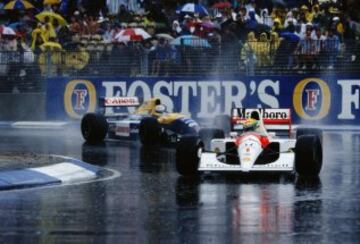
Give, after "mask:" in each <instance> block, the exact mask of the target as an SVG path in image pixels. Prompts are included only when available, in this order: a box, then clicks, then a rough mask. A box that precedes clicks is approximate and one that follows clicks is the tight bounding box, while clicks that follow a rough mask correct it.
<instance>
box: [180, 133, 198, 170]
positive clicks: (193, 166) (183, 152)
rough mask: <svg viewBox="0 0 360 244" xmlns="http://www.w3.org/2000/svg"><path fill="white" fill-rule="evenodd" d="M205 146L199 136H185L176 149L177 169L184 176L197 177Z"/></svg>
mask: <svg viewBox="0 0 360 244" xmlns="http://www.w3.org/2000/svg"><path fill="white" fill-rule="evenodd" d="M203 148H204V146H203V143H202V142H201V141H200V139H199V138H198V137H197V136H184V137H182V138H180V141H179V142H178V144H177V147H176V156H175V157H176V169H177V171H178V173H179V174H181V175H183V176H197V175H198V168H199V163H200V157H201V153H202V150H203Z"/></svg>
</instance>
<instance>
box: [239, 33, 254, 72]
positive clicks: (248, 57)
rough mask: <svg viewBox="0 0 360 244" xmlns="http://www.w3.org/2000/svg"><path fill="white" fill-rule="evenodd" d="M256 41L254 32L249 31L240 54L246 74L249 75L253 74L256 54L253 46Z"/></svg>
mask: <svg viewBox="0 0 360 244" xmlns="http://www.w3.org/2000/svg"><path fill="white" fill-rule="evenodd" d="M256 42H257V40H256V38H255V34H254V32H250V33H249V34H248V38H247V41H246V42H245V44H244V46H243V48H242V49H241V54H240V57H241V60H242V61H243V63H244V65H245V70H246V74H247V75H250V76H251V75H254V74H255V63H256V55H255V51H254V47H255V43H256Z"/></svg>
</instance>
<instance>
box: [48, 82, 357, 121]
mask: <svg viewBox="0 0 360 244" xmlns="http://www.w3.org/2000/svg"><path fill="white" fill-rule="evenodd" d="M47 84H48V86H47V108H46V111H47V117H48V119H52V120H53V119H56V120H64V119H81V118H82V116H83V115H84V114H85V113H87V112H93V111H95V110H96V109H97V108H98V102H99V100H100V98H103V97H116V96H120V97H139V98H140V99H147V98H150V97H159V98H160V99H161V101H162V103H163V104H164V105H166V107H167V110H168V111H175V112H181V113H184V114H188V115H191V116H192V117H193V118H194V119H200V120H201V119H211V118H214V116H216V115H218V114H230V112H231V108H233V107H248V108H290V109H291V113H292V114H291V116H292V121H293V122H294V123H305V124H325V125H339V124H348V125H355V124H358V120H359V119H360V110H359V109H360V107H359V102H360V93H359V91H360V79H355V78H351V77H350V78H349V77H339V76H321V77H302V76H273V77H259V76H258V77H241V78H239V77H233V78H216V79H211V80H208V79H207V80H202V79H201V78H194V77H193V78H189V77H186V78H179V77H166V78H158V77H146V78H143V77H132V78H129V77H128V78H121V77H115V78H91V79H71V78H68V77H67V78H64V77H61V78H50V79H48V81H47ZM106 109H110V110H114V109H118V108H115V107H108V108H106ZM120 109H123V110H125V111H124V112H126V111H129V112H131V111H134V109H135V108H133V107H122V108H120ZM108 112H114V111H108Z"/></svg>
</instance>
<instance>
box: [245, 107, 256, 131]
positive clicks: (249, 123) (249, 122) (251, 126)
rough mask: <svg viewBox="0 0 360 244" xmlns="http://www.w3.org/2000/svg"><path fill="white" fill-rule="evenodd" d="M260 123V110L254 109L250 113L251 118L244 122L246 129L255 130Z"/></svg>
mask: <svg viewBox="0 0 360 244" xmlns="http://www.w3.org/2000/svg"><path fill="white" fill-rule="evenodd" d="M259 124H260V114H259V112H258V111H253V112H251V114H250V118H248V119H247V120H246V121H245V122H244V124H243V127H244V131H254V130H256V129H257V128H258V127H259Z"/></svg>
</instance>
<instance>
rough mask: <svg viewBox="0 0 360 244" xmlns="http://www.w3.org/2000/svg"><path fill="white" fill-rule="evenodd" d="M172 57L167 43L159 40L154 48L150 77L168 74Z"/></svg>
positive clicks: (162, 39)
mask: <svg viewBox="0 0 360 244" xmlns="http://www.w3.org/2000/svg"><path fill="white" fill-rule="evenodd" d="M171 55H172V51H171V48H170V45H169V43H168V42H167V41H166V40H165V39H164V38H160V39H159V42H158V44H157V45H156V47H155V59H154V61H153V64H152V72H151V73H152V75H159V74H160V72H162V74H165V75H168V74H169V63H170V58H171Z"/></svg>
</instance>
